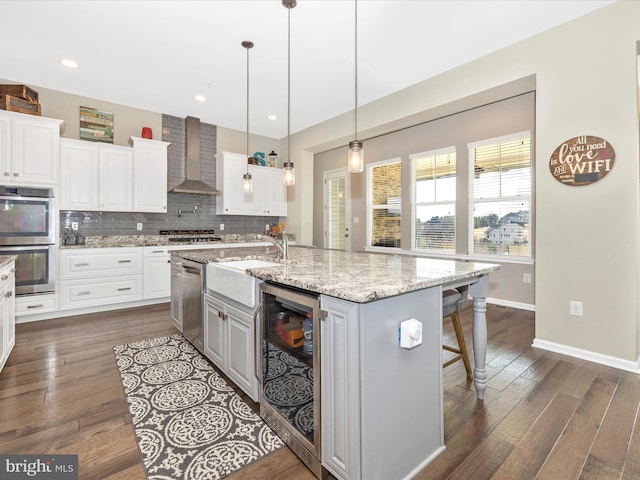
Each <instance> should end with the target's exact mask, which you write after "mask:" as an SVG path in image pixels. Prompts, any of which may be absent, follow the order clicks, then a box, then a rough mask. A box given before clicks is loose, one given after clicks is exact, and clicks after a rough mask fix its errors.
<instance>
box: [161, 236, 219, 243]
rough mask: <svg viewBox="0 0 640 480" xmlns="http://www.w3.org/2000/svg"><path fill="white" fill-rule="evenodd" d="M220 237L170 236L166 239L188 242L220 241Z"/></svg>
mask: <svg viewBox="0 0 640 480" xmlns="http://www.w3.org/2000/svg"><path fill="white" fill-rule="evenodd" d="M221 240H222V238H220V237H171V238H169V239H168V241H169V242H189V243H200V242H220V241H221Z"/></svg>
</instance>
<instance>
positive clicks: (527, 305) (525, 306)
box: [487, 297, 536, 312]
mask: <svg viewBox="0 0 640 480" xmlns="http://www.w3.org/2000/svg"><path fill="white" fill-rule="evenodd" d="M487 303H491V304H493V305H500V306H503V307H513V308H519V309H520V310H528V311H530V312H535V311H536V306H535V305H531V304H530V303H521V302H512V301H511V300H503V299H501V298H492V297H487Z"/></svg>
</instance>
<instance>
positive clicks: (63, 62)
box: [60, 58, 80, 68]
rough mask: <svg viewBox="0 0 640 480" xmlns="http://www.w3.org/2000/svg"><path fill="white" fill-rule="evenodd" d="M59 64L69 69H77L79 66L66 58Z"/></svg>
mask: <svg viewBox="0 0 640 480" xmlns="http://www.w3.org/2000/svg"><path fill="white" fill-rule="evenodd" d="M60 63H61V64H62V65H64V66H65V67H69V68H79V67H80V65H78V64H77V63H76V62H74V61H73V60H70V59H68V58H63V59H62V60H60Z"/></svg>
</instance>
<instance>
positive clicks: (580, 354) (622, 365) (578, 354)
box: [532, 338, 640, 374]
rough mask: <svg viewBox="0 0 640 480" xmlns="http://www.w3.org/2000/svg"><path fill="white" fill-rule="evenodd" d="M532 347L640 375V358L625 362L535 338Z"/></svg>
mask: <svg viewBox="0 0 640 480" xmlns="http://www.w3.org/2000/svg"><path fill="white" fill-rule="evenodd" d="M532 347H534V348H541V349H543V350H549V351H550V352H556V353H561V354H562V355H568V356H570V357H575V358H580V359H582V360H588V361H589V362H594V363H599V364H601V365H606V366H608V367H613V368H618V369H620V370H625V371H627V372H631V373H636V374H640V358H639V359H638V360H636V361H635V362H634V361H631V360H623V359H622V358H617V357H611V356H609V355H604V354H602V353H596V352H590V351H589V350H582V349H581V348H575V347H569V346H567V345H562V344H559V343H554V342H548V341H546V340H540V339H538V338H535V339H534V340H533V344H532Z"/></svg>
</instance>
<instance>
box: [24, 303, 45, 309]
mask: <svg viewBox="0 0 640 480" xmlns="http://www.w3.org/2000/svg"><path fill="white" fill-rule="evenodd" d="M42 307H44V304H43V303H36V304H35V305H27V308H42Z"/></svg>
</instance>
